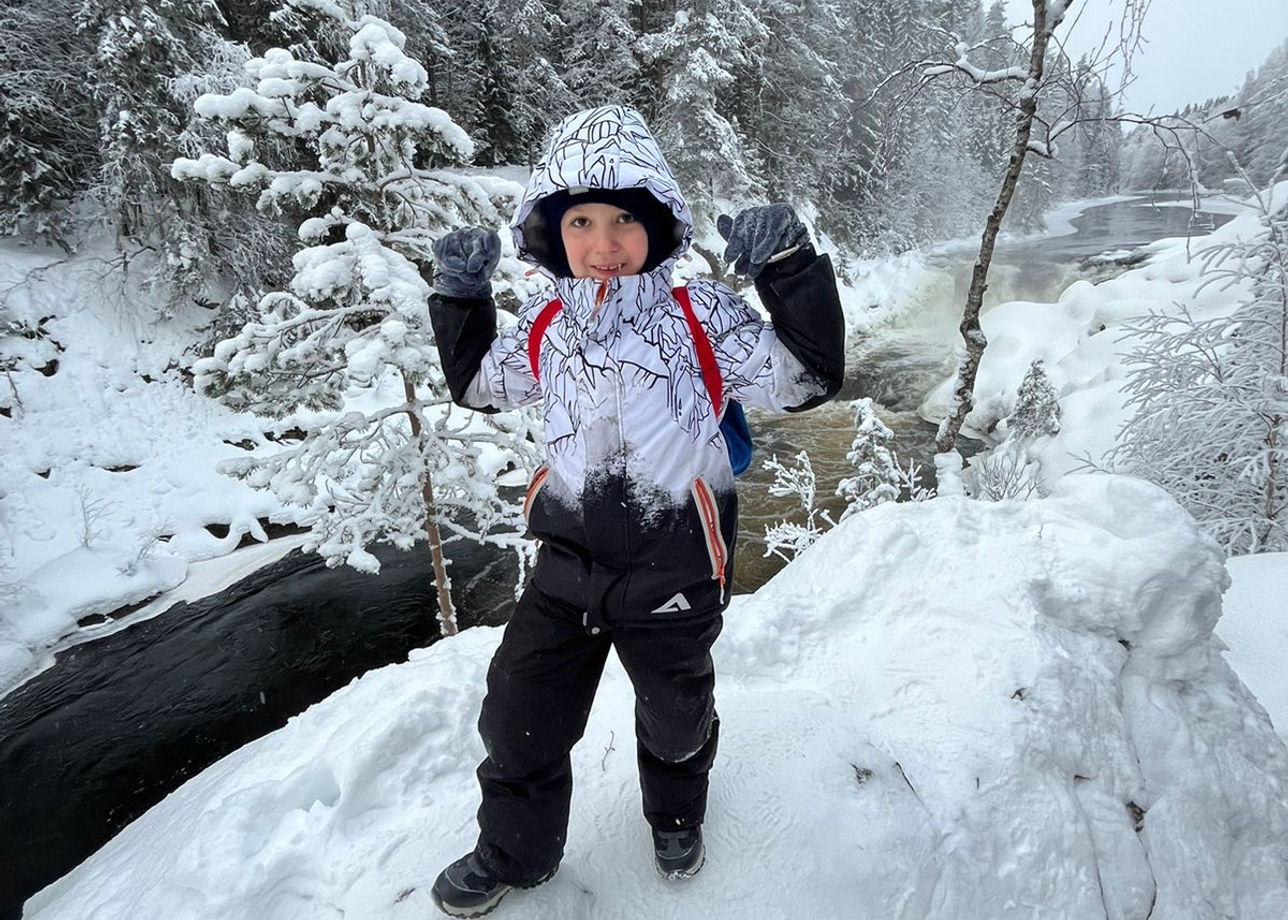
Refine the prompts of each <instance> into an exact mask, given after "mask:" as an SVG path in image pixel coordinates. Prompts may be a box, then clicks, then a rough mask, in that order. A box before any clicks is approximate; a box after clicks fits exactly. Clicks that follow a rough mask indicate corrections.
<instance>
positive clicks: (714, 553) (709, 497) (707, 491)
mask: <svg viewBox="0 0 1288 920" xmlns="http://www.w3.org/2000/svg"><path fill="white" fill-rule="evenodd" d="M693 501H694V503H695V504H696V505H697V507H698V517H699V518H700V519H701V520H702V531H703V534H704V535H705V536H706V538H707V554H708V555H709V556H710V557H711V578H712V580H713V581H717V582H719V583H720V601H721V603H724V595H725V562H726V561H727V560H728V558H729V551H728V549H726V548H725V543H724V537H722V536H721V535H720V511H719V509H718V508H717V507H716V498H715V496H714V495H713V494H712V493H711V487H710V486H708V485H707V484H706V483H705V482H704V481H703V480H702V477H700V476H699V477H698V478H697V479H695V480H693Z"/></svg>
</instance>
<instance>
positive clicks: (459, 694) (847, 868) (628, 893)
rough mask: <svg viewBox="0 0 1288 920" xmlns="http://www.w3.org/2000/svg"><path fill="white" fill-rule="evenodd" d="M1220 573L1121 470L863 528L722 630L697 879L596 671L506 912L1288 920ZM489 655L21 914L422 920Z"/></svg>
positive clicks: (451, 651) (1261, 763)
mask: <svg viewBox="0 0 1288 920" xmlns="http://www.w3.org/2000/svg"><path fill="white" fill-rule="evenodd" d="M1227 581H1228V578H1227V575H1226V572H1225V569H1224V567H1223V565H1222V559H1221V554H1220V552H1219V551H1218V550H1217V548H1216V547H1215V546H1214V544H1212V543H1211V542H1210V541H1208V540H1207V539H1206V538H1204V537H1202V536H1201V535H1200V534H1199V533H1198V532H1197V531H1196V529H1195V527H1194V525H1193V523H1192V522H1191V520H1190V519H1189V518H1188V517H1187V516H1186V515H1185V514H1184V513H1183V512H1182V511H1181V510H1180V509H1179V508H1178V507H1177V506H1176V505H1175V504H1174V503H1173V502H1172V501H1171V500H1170V499H1169V498H1167V497H1166V496H1165V495H1164V494H1163V493H1162V492H1161V491H1159V490H1157V489H1156V488H1154V487H1152V486H1150V485H1148V484H1145V483H1143V482H1140V481H1137V480H1132V479H1127V478H1121V477H1108V476H1105V477H1090V476H1074V477H1068V478H1066V479H1065V480H1064V481H1062V482H1061V483H1060V484H1059V486H1058V487H1057V489H1056V491H1055V493H1054V494H1053V495H1052V496H1051V497H1049V498H1046V499H1043V500H1041V501H1034V502H1030V503H1015V502H1004V503H997V504H987V503H980V502H973V501H969V500H966V499H960V498H947V499H938V500H935V501H932V502H929V503H926V504H922V505H898V506H896V505H884V506H881V507H879V508H877V509H874V510H873V511H870V512H868V513H865V514H862V515H859V516H856V517H854V518H852V519H850V520H848V521H846V522H845V523H844V524H842V525H841V526H840V527H839V528H837V529H836V530H835V531H833V532H831V533H830V534H828V535H827V536H825V537H824V538H823V539H822V540H821V541H820V542H819V543H818V544H816V545H815V546H814V547H813V548H812V549H811V550H810V551H809V552H807V553H806V554H805V555H803V556H802V557H801V558H800V559H799V560H797V562H795V563H794V564H792V565H791V566H789V567H788V568H787V569H786V570H785V571H784V572H783V573H782V574H781V575H780V576H778V577H777V578H776V579H775V580H774V581H772V582H771V583H770V584H769V585H767V586H766V587H765V588H764V589H762V590H761V591H760V592H758V593H757V594H755V595H752V596H750V597H748V598H736V599H735V603H734V606H733V607H732V608H731V609H730V611H729V613H728V616H727V619H726V622H727V627H726V634H725V635H724V636H723V637H722V638H721V640H720V642H719V643H717V646H716V655H717V668H718V670H719V672H720V675H721V676H720V679H719V683H718V697H719V705H720V712H721V718H722V727H721V740H722V750H721V754H720V756H719V759H718V762H717V767H716V771H715V773H714V776H713V785H712V794H711V804H710V810H709V815H708V823H707V831H708V849H709V861H708V864H707V867H706V868H705V869H704V870H703V872H702V874H701V875H700V876H698V877H697V878H696V879H694V880H693V881H692V882H689V883H686V884H682V885H677V884H668V883H664V882H662V881H660V880H659V879H658V878H657V876H656V875H655V873H654V871H653V869H652V867H651V865H650V853H649V845H648V837H647V833H646V830H645V827H644V824H643V821H642V819H641V818H640V817H638V804H637V797H638V793H637V792H636V774H635V765H634V749H633V748H634V742H633V737H632V736H633V728H632V726H633V717H632V705H631V689H630V684H629V682H628V681H627V680H626V678H625V676H624V674H623V673H622V671H621V669H620V667H618V666H617V665H616V663H615V662H613V663H610V667H609V669H608V671H607V673H606V674H605V677H604V682H603V685H602V687H601V691H600V695H599V698H598V700H597V702H596V705H595V708H594V711H593V713H592V715H591V721H590V725H589V727H588V730H587V733H586V737H585V739H584V740H583V742H582V743H581V744H580V745H579V746H578V748H577V749H576V751H575V752H574V763H575V769H576V771H577V787H576V792H575V794H574V808H573V811H574V814H573V820H572V826H571V828H570V833H569V844H568V852H567V855H566V857H565V860H564V865H563V867H562V869H561V871H560V873H559V874H558V875H557V876H556V877H555V878H554V880H553V881H551V882H550V883H549V884H547V885H545V886H543V887H542V888H539V889H536V890H534V891H531V892H520V893H515V894H513V895H511V896H510V897H509V900H508V901H507V903H506V904H504V905H502V908H501V909H500V910H499V911H498V914H497V916H498V917H516V918H518V917H522V918H525V920H543V918H551V920H553V918H559V920H564V918H569V917H593V918H596V920H601V918H603V920H612V918H649V920H665V918H669V917H670V918H691V917H696V916H700V917H704V918H706V920H721V918H731V920H732V918H737V920H745V918H747V917H756V918H780V917H781V918H788V917H790V918H810V920H827V918H834V917H835V918H840V917H853V916H855V915H856V913H858V914H862V915H863V916H871V917H883V918H884V917H900V918H921V917H933V918H942V920H962V918H984V917H987V918H990V920H1002V918H1012V917H1014V918H1020V917H1024V918H1030V917H1033V916H1041V917H1043V918H1044V920H1060V918H1097V920H1098V918H1102V917H1106V916H1108V917H1114V918H1122V917H1144V916H1146V915H1150V916H1154V917H1166V918H1168V920H1186V918H1209V917H1210V918H1218V917H1236V916H1237V917H1240V918H1242V920H1281V918H1283V917H1284V916H1288V795H1286V793H1288V788H1286V786H1288V753H1286V752H1285V749H1284V745H1283V743H1282V741H1281V740H1280V739H1279V738H1278V737H1277V736H1276V735H1275V733H1274V731H1273V730H1272V729H1271V727H1270V725H1269V724H1268V722H1267V720H1266V717H1265V714H1264V712H1262V710H1261V709H1260V708H1259V707H1257V706H1256V705H1255V704H1254V702H1253V700H1252V698H1251V696H1250V694H1249V693H1248V691H1247V690H1246V689H1245V688H1244V687H1243V685H1242V684H1241V683H1240V682H1239V680H1238V679H1237V678H1236V677H1235V675H1234V673H1233V672H1232V671H1231V670H1230V668H1229V667H1228V666H1227V664H1226V662H1225V660H1224V659H1223V658H1222V655H1221V653H1220V649H1221V645H1220V643H1219V641H1217V640H1214V638H1213V637H1212V634H1211V630H1212V627H1213V624H1214V623H1215V622H1216V620H1217V617H1218V615H1219V612H1220V597H1221V591H1222V589H1223V588H1224V587H1225V585H1226V584H1227ZM499 637H500V631H499V630H495V629H483V628H479V629H472V630H467V631H466V632H465V633H464V634H462V635H461V636H460V637H458V638H456V639H452V640H448V641H443V642H440V643H438V644H436V645H434V646H432V647H431V648H429V649H427V650H425V651H423V652H418V653H415V654H413V656H412V659H411V661H410V662H408V663H407V664H403V665H397V666H390V667H386V668H383V669H380V670H378V671H374V672H371V673H369V674H367V675H366V676H364V677H363V678H361V679H359V680H357V681H355V682H354V683H352V684H351V685H350V686H349V687H347V688H345V689H344V690H342V691H340V692H339V693H337V694H335V695H334V696H332V697H331V698H330V699H328V700H326V701H324V702H323V703H320V704H319V705H317V706H315V707H313V708H311V709H310V710H308V711H307V712H305V713H304V714H303V715H301V716H299V717H297V718H296V719H294V720H292V722H291V723H290V724H289V725H287V726H286V727H285V728H283V729H282V730H280V731H278V732H276V733H274V734H272V735H269V736H268V737H265V738H263V739H260V740H259V741H257V742H254V743H253V744H251V745H249V746H248V747H246V748H244V749H242V750H240V751H238V752H236V753H234V754H232V755H230V756H229V757H227V758H225V759H224V760H223V761H221V762H220V763H218V764H216V765H215V766H213V767H211V768H210V769H209V770H207V771H206V772H205V773H203V774H201V775H200V776H198V777H196V778H195V779H193V780H192V781H190V782H189V783H187V784H186V785H185V786H183V787H182V788H180V789H179V790H178V791H177V792H175V793H174V794H172V795H171V796H170V797H169V798H167V799H166V800H165V801H163V802H162V803H161V804H159V805H158V806H156V807H155V808H153V809H152V810H151V811H149V812H148V813H147V814H146V815H145V816H144V817H142V818H141V819H139V820H138V821H137V822H135V823H134V824H133V825H131V826H130V827H129V828H127V829H126V830H125V831H124V832H122V833H121V834H120V835H119V836H118V837H117V838H116V839H115V840H113V841H112V842H111V843H110V844H108V845H107V846H106V847H105V848H104V849H103V850H102V851H100V852H99V853H98V854H96V855H95V856H94V857H92V858H91V859H90V860H88V861H87V862H86V863H85V864H83V865H82V866H81V867H79V868H78V869H76V870H75V871H73V872H72V873H71V874H69V875H68V876H67V877H66V878H64V879H62V880H61V881H59V882H57V883H56V884H54V885H53V886H51V887H50V888H48V889H46V890H45V891H43V892H41V893H40V894H38V895H37V896H36V897H34V898H33V899H32V900H31V901H30V902H29V904H28V910H27V913H26V916H27V917H28V918H31V920H85V918H89V917H94V918H96V920H111V918H122V920H125V918H135V917H169V918H176V920H179V918H182V920H200V918H211V920H225V918H228V917H255V918H257V920H296V918H298V920H304V918H308V920H317V918H327V917H335V918H339V917H342V916H343V917H362V918H366V920H380V918H398V917H417V918H421V917H430V916H435V915H436V914H435V913H434V908H433V907H432V905H431V903H430V900H429V896H428V889H429V886H430V884H431V883H432V881H433V878H434V876H435V874H436V873H437V871H438V870H439V869H440V868H441V867H442V866H443V865H445V864H446V863H447V862H448V861H450V860H451V859H454V858H455V857H457V856H459V855H460V854H461V853H463V852H465V851H466V850H467V849H468V848H469V847H470V846H471V845H472V843H473V838H474V833H475V828H474V821H473V813H474V810H475V808H476V806H477V800H476V795H477V793H476V789H475V785H474V779H473V775H472V770H473V767H474V764H475V762H476V761H477V760H478V759H479V758H480V757H481V755H482V750H481V745H480V742H479V741H478V739H477V737H476V736H475V733H474V729H473V723H474V719H475V717H476V715H477V711H478V707H479V703H480V696H481V693H482V688H483V677H484V673H485V669H486V664H487V660H488V657H489V655H490V654H491V652H492V650H493V648H494V647H495V645H496V643H497V641H498V640H499ZM1151 905H1152V913H1151Z"/></svg>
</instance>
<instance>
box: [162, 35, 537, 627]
mask: <svg viewBox="0 0 1288 920" xmlns="http://www.w3.org/2000/svg"><path fill="white" fill-rule="evenodd" d="M335 15H338V12H337V13H336V14H335ZM343 25H344V26H345V27H346V28H347V29H348V30H349V34H350V40H349V48H348V56H347V58H346V59H344V60H342V61H340V62H338V63H334V64H332V63H324V62H321V61H315V60H304V59H301V58H298V57H296V56H295V54H294V53H292V52H291V51H288V50H285V49H282V48H275V49H272V50H270V51H268V52H267V53H266V54H265V55H264V56H263V57H260V58H255V59H253V60H251V61H250V62H249V63H248V64H247V71H248V73H249V75H250V76H251V77H252V78H253V80H254V81H255V86H254V87H253V88H251V87H245V88H241V89H238V90H236V91H234V92H232V93H229V94H226V95H205V96H202V97H200V98H199V99H198V100H197V102H196V109H197V112H198V113H199V114H200V115H202V116H203V117H205V118H208V119H211V120H213V121H216V122H219V123H222V124H223V125H225V126H226V128H227V139H228V150H227V155H221V154H213V153H205V154H202V156H201V157H200V158H198V159H196V160H192V159H179V160H176V161H175V164H174V167H173V169H174V174H175V176H176V177H177V178H180V179H186V180H196V181H203V182H207V183H209V184H211V185H214V186H225V187H227V188H229V189H232V190H235V191H240V192H251V193H257V194H258V207H259V208H260V209H261V210H266V211H271V212H279V213H292V214H300V215H302V216H306V219H305V220H304V221H303V223H302V224H301V225H300V229H299V236H300V239H301V240H303V241H304V243H305V244H306V247H305V248H304V249H303V250H301V251H300V252H298V253H297V254H296V255H295V257H294V269H295V275H294V278H293V279H292V280H291V284H290V288H289V290H280V291H274V292H271V293H269V294H267V295H265V296H264V297H263V298H262V299H261V300H260V302H259V305H258V314H259V315H258V318H257V319H255V320H254V321H252V322H249V323H247V324H246V325H245V326H244V327H243V328H242V329H241V331H240V332H238V333H237V334H236V335H233V336H232V337H231V338H228V339H226V340H224V341H222V342H220V343H219V344H218V345H217V346H216V347H215V350H214V355H213V356H212V357H210V358H207V359H204V360H202V361H199V362H198V363H197V365H196V367H195V371H196V376H197V386H198V388H199V389H200V390H201V391H203V392H205V393H207V394H209V395H211V396H214V397H216V398H219V399H221V400H222V401H223V402H225V403H226V404H228V405H230V406H233V407H235V408H238V409H242V410H247V411H252V412H256V413H260V414H264V415H269V416H275V417H280V416H287V415H292V414H293V415H292V423H293V424H294V425H296V426H298V427H300V428H302V429H303V430H304V431H305V437H304V438H303V440H302V441H300V442H299V443H297V444H296V445H295V446H293V447H291V448H288V449H285V450H281V451H280V452H278V453H276V454H273V455H271V456H267V457H265V456H256V457H252V458H248V459H245V460H241V461H238V462H235V463H230V464H229V465H228V468H227V471H228V472H230V473H232V474H234V475H237V476H240V477H243V478H245V479H246V480H247V481H249V482H250V483H251V484H252V485H255V486H257V487H260V488H267V489H271V490H272V491H273V492H274V493H275V494H276V495H277V496H278V497H279V498H280V499H281V500H283V501H284V502H286V503H288V504H291V505H296V506H299V507H302V508H304V509H305V511H304V521H305V522H306V523H307V524H309V525H310V526H311V528H312V539H311V542H310V547H311V548H312V549H316V550H317V551H318V552H320V553H321V554H322V555H323V556H325V557H326V560H327V563H328V564H329V565H338V564H340V563H343V562H347V563H348V564H350V565H352V566H354V567H355V568H358V569H360V570H363V571H375V570H376V569H377V568H378V563H377V561H376V559H375V557H374V556H372V555H371V554H370V553H368V552H367V551H366V549H365V547H366V546H367V545H368V544H370V543H372V542H375V541H378V540H380V541H387V542H390V543H393V544H394V545H396V546H399V547H401V548H404V549H406V548H409V547H410V546H411V545H412V544H413V543H414V542H415V541H416V540H417V539H418V538H419V537H420V536H422V535H423V536H425V537H427V538H428V541H429V544H430V549H431V555H432V558H433V562H434V569H435V577H436V580H437V582H438V585H439V604H440V618H441V620H442V623H443V628H444V631H453V630H454V628H455V627H454V622H453V614H452V609H451V603H450V596H449V594H448V584H447V578H446V572H445V569H444V567H443V564H442V558H441V551H440V545H439V544H440V535H439V527H440V525H441V526H443V527H445V528H447V529H448V530H449V531H451V532H452V533H455V534H457V535H462V536H466V537H469V538H472V539H477V540H484V539H486V540H489V541H491V542H495V543H500V544H502V545H507V546H512V547H515V548H522V547H526V544H525V543H524V542H523V541H522V540H521V537H520V534H521V531H522V527H521V525H520V522H519V521H518V518H517V509H516V507H515V505H514V503H513V502H510V501H507V500H503V499H502V498H501V496H500V495H499V494H498V491H497V486H496V474H497V473H498V472H500V471H503V470H505V469H506V468H509V467H519V468H526V467H529V466H531V465H534V464H533V462H532V457H531V447H530V440H531V439H530V438H529V427H528V421H527V420H526V418H522V417H521V418H518V419H517V420H516V419H515V418H509V419H498V418H496V417H489V418H481V417H478V416H475V415H474V414H473V413H468V414H462V413H461V411H460V410H454V409H453V407H452V405H451V401H450V399H449V397H448V394H447V389H446V385H445V382H444V380H443V376H442V371H441V369H440V368H439V366H438V354H437V349H436V348H435V347H434V343H433V332H432V328H431V326H430V323H429V315H428V310H427V306H426V301H427V298H428V296H429V293H430V289H429V285H428V284H427V282H426V280H425V279H424V277H423V274H424V273H425V270H426V269H427V267H428V265H429V264H430V260H431V244H432V242H433V240H434V239H435V238H436V237H437V236H439V235H441V234H442V233H443V232H445V231H446V230H447V229H450V228H451V227H454V226H458V225H461V224H482V225H491V226H497V225H499V224H501V223H502V222H503V219H502V216H501V214H500V213H499V212H498V210H497V209H496V207H495V206H494V204H493V202H492V200H491V199H490V198H489V196H488V194H487V193H486V192H485V190H484V189H483V188H482V187H481V186H480V185H478V184H477V183H476V182H474V181H473V180H471V179H469V178H467V177H465V176H463V175H461V174H460V173H459V172H453V171H450V170H449V169H447V168H445V167H452V166H459V165H461V164H463V163H464V162H465V161H467V160H468V158H469V157H470V155H471V154H472V152H473V144H472V143H471V141H470V139H469V137H468V136H467V135H466V134H465V132H464V131H462V130H461V129H460V128H459V127H458V126H457V125H456V124H455V122H453V121H452V119H451V118H450V117H449V116H448V114H447V113H446V112H444V111H442V110H441V109H437V108H433V107H430V106H426V105H422V104H421V103H419V102H417V101H416V100H417V98H418V97H419V96H420V95H421V93H422V91H423V90H424V88H425V85H426V73H425V70H424V68H423V67H422V66H421V65H420V64H419V63H417V62H416V61H414V60H412V59H411V58H410V57H408V56H407V55H406V54H404V52H403V47H404V37H403V35H402V34H401V33H400V32H399V31H398V30H397V29H395V28H394V27H393V26H391V25H390V24H389V23H387V22H385V21H383V20H381V19H377V18H375V17H373V16H363V17H361V18H359V19H357V20H355V21H343ZM283 145H287V146H290V147H292V148H294V149H295V150H296V152H297V154H299V157H298V158H299V159H303V160H306V161H308V162H310V163H311V166H310V168H307V169H299V168H293V167H288V168H275V167H274V166H273V165H270V162H266V161H267V160H269V159H270V157H268V156H263V158H262V159H261V154H268V153H271V152H272V151H273V150H274V149H276V148H280V147H282V146H283Z"/></svg>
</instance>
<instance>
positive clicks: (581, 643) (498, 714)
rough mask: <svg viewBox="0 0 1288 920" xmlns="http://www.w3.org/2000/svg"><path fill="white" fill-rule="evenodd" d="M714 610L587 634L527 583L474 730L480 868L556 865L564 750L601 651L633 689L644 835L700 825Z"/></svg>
mask: <svg viewBox="0 0 1288 920" xmlns="http://www.w3.org/2000/svg"><path fill="white" fill-rule="evenodd" d="M722 624H723V620H722V618H721V616H720V614H719V613H718V612H716V613H711V614H709V615H707V616H704V617H699V618H693V619H689V620H679V621H675V622H670V623H667V624H666V625H660V624H658V625H654V624H645V625H627V626H620V625H619V626H600V627H588V626H587V625H585V620H584V619H583V612H582V611H580V610H577V609H575V608H574V607H572V606H570V605H568V604H566V603H564V602H561V601H559V600H557V599H555V598H553V597H551V596H550V595H548V594H546V593H544V592H542V591H541V590H540V589H538V588H537V587H535V586H534V585H531V584H530V585H529V586H528V588H527V590H526V591H525V592H524V594H523V596H522V597H521V598H520V600H519V603H518V607H517V609H516V610H515V613H514V617H513V618H512V619H511V620H510V623H509V625H508V626H507V627H506V629H505V635H504V637H503V638H502V640H501V645H500V647H499V648H498V649H497V651H496V655H495V656H494V657H493V659H492V664H491V667H490V668H489V670H488V678H487V696H486V697H485V698H484V700H483V710H482V713H481V714H480V716H479V733H480V734H481V735H482V737H483V745H484V748H485V749H486V751H487V758H486V759H485V760H484V761H483V763H482V764H480V765H479V768H478V778H479V785H480V786H481V787H482V791H483V804H482V805H481V806H480V807H479V813H478V819H479V842H478V846H477V848H476V852H477V853H478V856H479V859H480V860H481V861H482V863H483V867H484V868H485V869H486V870H487V871H488V872H489V874H491V875H492V876H493V877H495V878H498V879H500V880H502V881H505V882H509V883H511V884H526V883H528V882H532V881H535V880H537V879H539V878H541V877H543V876H545V875H546V874H548V873H549V872H551V871H552V870H553V869H554V868H555V867H557V866H558V865H559V860H560V859H561V858H562V857H563V851H564V841H565V839H566V837H567V831H568V808H569V803H570V800H571V796H572V764H571V759H570V757H569V753H570V751H571V750H572V748H573V745H575V744H576V743H577V741H578V740H579V739H580V738H581V736H582V733H583V731H584V730H585V727H586V719H587V717H588V716H589V715H590V706H591V702H592V700H593V699H594V696H595V690H596V688H597V687H598V685H599V679H600V675H601V674H602V672H603V668H604V661H605V659H606V658H607V656H608V650H609V647H610V646H611V647H613V648H615V649H616V650H617V657H618V659H619V660H620V661H621V663H622V666H623V667H624V669H625V670H626V673H627V675H629V677H630V679H631V683H632V684H633V685H634V687H635V733H636V744H637V748H636V751H637V759H638V763H639V774H640V789H641V792H642V795H643V804H644V817H645V820H646V821H648V823H649V824H650V825H651V826H652V827H656V828H661V829H675V828H683V827H693V826H696V825H698V824H701V823H702V820H703V817H704V815H705V813H706V806H707V774H708V773H709V772H710V770H711V764H712V762H713V761H714V760H715V753H716V744H717V741H718V729H719V720H718V718H717V716H716V712H715V698H714V693H713V691H714V687H715V669H714V667H713V665H712V662H711V654H710V650H711V645H712V643H713V642H715V640H716V636H718V635H719V633H720V629H721V626H722Z"/></svg>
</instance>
